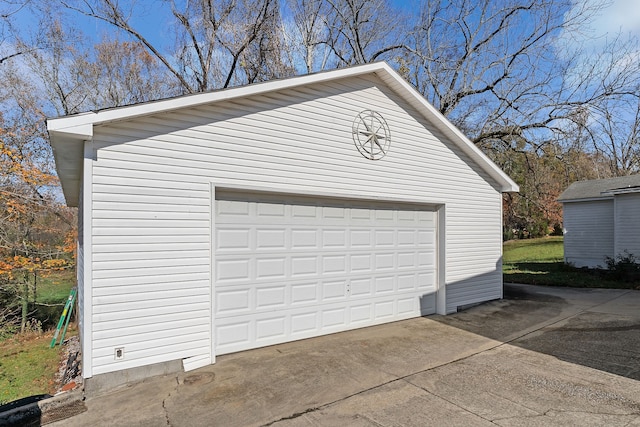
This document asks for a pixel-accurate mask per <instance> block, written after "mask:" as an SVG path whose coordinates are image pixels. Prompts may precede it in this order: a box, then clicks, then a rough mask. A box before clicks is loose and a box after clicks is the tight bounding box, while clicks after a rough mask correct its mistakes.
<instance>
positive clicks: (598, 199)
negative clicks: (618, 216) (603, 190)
mask: <svg viewBox="0 0 640 427" xmlns="http://www.w3.org/2000/svg"><path fill="white" fill-rule="evenodd" d="M606 200H613V195H603V196H602V197H585V198H584V199H570V200H558V201H559V202H560V203H581V202H602V201H606Z"/></svg>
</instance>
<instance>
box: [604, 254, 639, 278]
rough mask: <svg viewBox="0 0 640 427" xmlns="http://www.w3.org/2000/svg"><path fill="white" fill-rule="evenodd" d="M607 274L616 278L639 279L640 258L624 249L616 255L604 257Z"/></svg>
mask: <svg viewBox="0 0 640 427" xmlns="http://www.w3.org/2000/svg"><path fill="white" fill-rule="evenodd" d="M604 262H605V264H607V269H608V270H609V274H610V275H611V276H612V277H613V278H614V279H616V280H623V281H625V282H632V281H635V280H640V260H639V259H638V258H636V256H635V255H633V254H632V253H630V252H629V251H627V250H625V251H624V252H623V253H621V254H618V256H616V257H613V258H612V257H605V259H604Z"/></svg>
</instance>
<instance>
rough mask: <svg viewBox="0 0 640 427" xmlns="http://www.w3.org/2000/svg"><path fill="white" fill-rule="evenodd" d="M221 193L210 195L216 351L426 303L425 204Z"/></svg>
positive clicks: (346, 325) (373, 320)
mask: <svg viewBox="0 0 640 427" xmlns="http://www.w3.org/2000/svg"><path fill="white" fill-rule="evenodd" d="M226 197H229V195H226ZM229 199H230V200H226V199H223V200H217V201H216V220H215V222H216V231H215V235H214V239H215V243H214V247H215V255H214V257H215V264H214V269H215V274H214V277H215V279H216V280H215V285H214V286H215V288H214V289H215V295H214V298H215V303H214V307H215V325H214V331H215V332H214V339H215V343H216V344H215V345H216V353H217V354H224V353H230V352H234V351H240V350H245V349H249V348H255V347H260V346H264V345H270V344H276V343H279V342H285V341H288V340H292V339H301V338H308V337H312V336H318V335H323V334H327V333H332V332H338V331H341V330H348V329H352V328H356V327H363V326H368V325H374V324H379V323H385V322H389V321H393V320H400V319H404V318H410V317H416V316H420V315H421V314H427V313H433V312H434V311H435V298H434V297H430V296H429V294H431V293H434V292H435V282H434V278H435V274H434V273H435V240H434V238H435V231H434V228H433V227H434V224H435V221H434V212H433V211H425V210H420V209H418V208H416V207H413V206H404V207H402V206H392V205H390V204H380V203H369V202H358V203H348V202H346V201H331V200H329V201H327V200H315V199H310V198H290V199H287V200H285V199H281V198H271V197H269V196H264V197H262V196H261V197H257V198H252V197H251V196H249V195H231V197H229ZM422 209H425V208H422Z"/></svg>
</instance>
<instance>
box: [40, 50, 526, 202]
mask: <svg viewBox="0 0 640 427" xmlns="http://www.w3.org/2000/svg"><path fill="white" fill-rule="evenodd" d="M371 73H375V74H376V75H377V76H378V77H379V78H380V79H381V80H383V81H384V82H385V83H386V84H387V85H389V87H390V88H391V89H392V90H394V91H395V92H397V93H398V94H399V95H400V96H402V97H403V98H404V99H405V100H407V101H408V102H409V103H410V104H411V105H413V106H414V107H415V108H416V109H417V111H419V112H420V113H421V114H422V115H423V116H424V117H425V118H426V119H427V120H428V121H429V122H431V123H433V124H434V125H435V126H436V127H437V128H438V129H439V130H440V131H441V132H443V134H444V135H445V136H446V137H448V138H451V139H452V140H453V141H454V142H455V143H456V144H457V145H458V146H459V147H460V148H461V149H462V151H463V152H464V153H465V154H466V155H468V156H469V157H470V158H471V159H472V160H473V161H475V162H476V163H477V164H478V165H479V166H480V167H481V169H482V170H484V171H485V172H486V173H487V174H488V175H489V176H490V177H491V178H492V179H493V180H494V181H495V182H496V183H497V185H498V188H499V189H500V191H502V192H518V191H519V187H518V185H517V184H516V183H515V182H514V181H513V180H512V179H511V178H510V177H509V176H508V175H507V174H506V173H504V172H503V171H502V170H501V169H500V168H499V167H498V166H497V165H496V164H495V163H493V162H492V161H491V159H489V158H488V157H487V156H486V155H485V154H484V153H483V152H482V151H481V150H480V149H479V148H478V147H476V146H475V144H473V143H472V142H471V141H470V140H469V139H468V138H467V137H466V136H465V135H464V134H463V133H462V132H460V130H459V129H457V128H456V127H455V126H454V125H453V124H452V123H451V122H450V121H449V120H448V119H447V118H445V117H444V116H443V115H442V114H441V113H440V112H439V111H438V110H436V109H435V108H434V107H433V106H432V105H431V104H429V102H427V100H426V99H424V97H423V96H422V95H421V94H420V93H419V92H418V91H417V90H415V89H414V88H413V87H412V86H411V85H410V84H409V83H407V82H406V81H405V80H404V79H403V78H402V77H401V76H400V75H399V74H398V73H396V72H395V71H394V70H393V69H392V68H391V67H390V66H389V65H388V64H387V63H385V62H376V63H372V64H366V65H361V66H357V67H350V68H343V69H339V70H334V71H326V72H321V73H316V74H309V75H304V76H298V77H293V78H289V79H283V80H272V81H269V82H265V83H258V84H253V85H248V86H242V87H237V88H230V89H225V90H219V91H214V92H206V93H200V94H193V95H186V96H182V97H176V98H170V99H165V100H159V101H153V102H147V103H144V104H136V105H130V106H125V107H118V108H111V109H106V110H101V111H96V112H89V113H83V114H76V115H72V116H66V117H59V118H53V119H49V120H47V129H48V131H49V135H50V137H51V143H52V146H53V149H54V155H55V158H56V167H57V169H58V176H59V177H60V180H61V183H62V187H63V191H64V195H65V199H66V201H67V204H68V205H69V206H77V204H78V197H79V191H80V181H81V175H82V159H83V157H84V141H86V140H90V139H91V138H92V137H93V127H94V126H95V125H100V124H105V123H110V122H115V121H120V120H125V119H126V120H130V119H133V118H136V117H142V116H148V115H151V114H157V113H164V112H169V111H173V110H177V109H181V108H189V107H197V106H199V105H205V104H209V103H214V102H223V101H228V100H232V99H236V98H241V97H246V96H255V95H259V94H263V93H268V92H274V91H278V90H284V89H291V88H295V87H298V86H303V85H308V84H315V83H322V82H327V81H332V80H335V79H337V78H347V77H356V76H359V75H364V74H371Z"/></svg>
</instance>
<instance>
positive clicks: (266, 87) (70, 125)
mask: <svg viewBox="0 0 640 427" xmlns="http://www.w3.org/2000/svg"><path fill="white" fill-rule="evenodd" d="M381 69H385V70H387V69H388V70H390V69H391V68H389V66H388V65H387V64H385V63H373V64H366V65H361V66H357V67H351V68H343V69H339V70H332V71H325V72H320V73H315V74H308V75H304V76H298V77H291V78H288V79H282V80H271V81H268V82H264V83H255V84H250V85H247V86H239V87H232V88H227V89H220V90H216V91H212V92H206V93H198V94H191V95H184V96H180V97H176V98H169V99H163V100H158V101H150V102H145V103H143V104H135V105H129V106H124V107H116V108H110V109H107V110H102V111H96V112H89V113H83V114H76V115H73V116H66V117H59V118H53V119H48V120H47V129H48V130H49V132H52V131H68V130H69V129H77V128H80V127H84V126H86V125H98V124H103V123H109V122H113V121H118V120H124V119H127V120H129V119H132V118H136V117H141V116H147V115H150V114H156V113H164V112H169V111H173V110H178V109H181V108H189V107H196V106H199V105H204V104H209V103H213V102H221V101H228V100H231V99H235V98H243V97H247V96H254V95H259V94H263V93H268V92H273V91H277V90H284V89H291V88H294V87H297V86H303V85H308V84H314V83H322V82H325V81H330V80H335V79H337V78H344V77H352V76H357V75H362V74H369V73H371V72H375V71H377V70H381Z"/></svg>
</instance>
